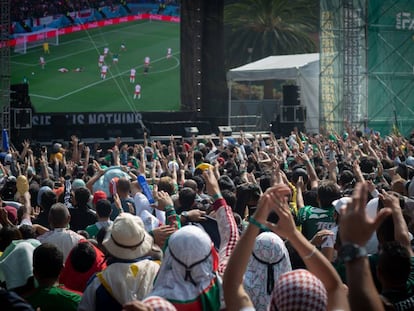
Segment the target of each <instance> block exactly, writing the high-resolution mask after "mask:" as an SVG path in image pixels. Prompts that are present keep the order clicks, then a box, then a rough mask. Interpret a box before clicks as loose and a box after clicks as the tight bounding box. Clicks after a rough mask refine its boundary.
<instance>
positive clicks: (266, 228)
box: [249, 217, 271, 232]
mask: <svg viewBox="0 0 414 311" xmlns="http://www.w3.org/2000/svg"><path fill="white" fill-rule="evenodd" d="M249 223H251V224H252V225H255V226H256V227H258V228H259V229H260V230H263V231H265V232H270V231H271V230H270V229H269V228H268V227H266V226H265V225H262V224H261V223H260V222H258V221H257V220H256V219H254V218H253V217H249Z"/></svg>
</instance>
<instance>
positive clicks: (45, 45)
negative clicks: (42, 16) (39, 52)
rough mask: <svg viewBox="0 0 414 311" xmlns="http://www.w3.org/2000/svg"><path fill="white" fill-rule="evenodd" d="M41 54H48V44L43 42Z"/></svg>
mask: <svg viewBox="0 0 414 311" xmlns="http://www.w3.org/2000/svg"><path fill="white" fill-rule="evenodd" d="M43 53H45V54H49V53H50V51H49V42H43Z"/></svg>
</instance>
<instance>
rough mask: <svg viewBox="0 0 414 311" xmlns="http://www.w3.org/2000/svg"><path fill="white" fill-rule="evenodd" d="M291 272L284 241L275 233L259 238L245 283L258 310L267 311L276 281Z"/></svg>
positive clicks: (262, 234) (251, 257)
mask: <svg viewBox="0 0 414 311" xmlns="http://www.w3.org/2000/svg"><path fill="white" fill-rule="evenodd" d="M291 270H292V267H291V264H290V259H289V253H288V250H287V249H286V246H285V243H284V242H283V241H282V239H281V238H280V237H279V236H278V235H276V234H274V233H273V232H263V233H261V234H260V235H259V236H257V238H256V242H255V245H254V247H253V252H252V255H251V256H250V259H249V263H248V265H247V269H246V272H245V274H244V281H243V285H244V288H245V290H246V292H247V293H248V294H249V296H250V299H251V300H252V302H253V305H254V306H255V308H256V310H258V311H260V310H267V306H268V305H269V302H270V298H271V293H272V290H273V287H274V285H275V283H276V281H277V280H278V279H279V276H280V275H282V274H283V273H285V272H288V271H291Z"/></svg>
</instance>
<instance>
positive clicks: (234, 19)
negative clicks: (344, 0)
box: [224, 0, 319, 68]
mask: <svg viewBox="0 0 414 311" xmlns="http://www.w3.org/2000/svg"><path fill="white" fill-rule="evenodd" d="M318 2H319V1H315V0H240V1H237V2H235V3H231V4H228V5H226V6H225V7H224V23H225V24H226V26H227V28H226V32H227V33H226V45H227V47H226V65H227V67H228V68H231V67H234V66H238V65H241V64H244V63H246V62H248V61H254V60H257V59H261V58H264V57H267V56H270V55H283V54H293V53H294V54H298V53H308V52H315V51H316V45H315V43H314V41H313V40H312V38H311V37H310V34H311V33H315V32H317V28H318V17H319V6H318Z"/></svg>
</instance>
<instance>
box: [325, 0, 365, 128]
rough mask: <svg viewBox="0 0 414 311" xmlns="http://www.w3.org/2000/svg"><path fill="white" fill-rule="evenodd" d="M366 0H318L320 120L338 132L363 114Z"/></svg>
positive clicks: (358, 121) (359, 123) (357, 122)
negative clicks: (319, 3)
mask: <svg viewBox="0 0 414 311" xmlns="http://www.w3.org/2000/svg"><path fill="white" fill-rule="evenodd" d="M366 16H367V7H366V1H363V0H332V1H331V0H329V1H328V0H324V1H321V24H320V26H321V27H320V29H321V35H320V38H321V39H320V42H321V43H320V78H321V79H320V109H319V111H320V123H321V125H322V126H323V127H325V128H326V129H327V130H329V131H338V132H339V131H342V130H343V128H344V124H345V123H344V121H348V122H349V123H350V124H351V125H352V126H354V127H361V126H362V125H363V124H364V121H365V119H366V116H367V105H368V101H367V70H366V68H367V64H366V54H367V52H366V46H367V44H366Z"/></svg>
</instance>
